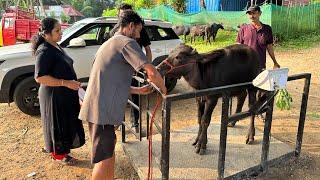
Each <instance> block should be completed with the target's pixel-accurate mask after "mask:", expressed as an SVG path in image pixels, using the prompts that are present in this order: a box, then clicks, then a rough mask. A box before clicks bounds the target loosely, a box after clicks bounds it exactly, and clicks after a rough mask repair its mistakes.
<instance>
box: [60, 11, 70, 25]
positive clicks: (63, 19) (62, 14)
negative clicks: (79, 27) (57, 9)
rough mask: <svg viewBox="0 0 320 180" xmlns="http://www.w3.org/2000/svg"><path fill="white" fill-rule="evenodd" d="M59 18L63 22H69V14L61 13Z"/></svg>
mask: <svg viewBox="0 0 320 180" xmlns="http://www.w3.org/2000/svg"><path fill="white" fill-rule="evenodd" d="M60 19H61V21H62V22H63V23H69V21H70V19H71V18H70V16H68V15H66V14H65V13H64V12H62V13H61V16H60Z"/></svg>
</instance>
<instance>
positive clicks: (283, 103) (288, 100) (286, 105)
mask: <svg viewBox="0 0 320 180" xmlns="http://www.w3.org/2000/svg"><path fill="white" fill-rule="evenodd" d="M275 101H276V106H277V108H279V109H280V110H281V111H282V110H290V108H291V105H292V101H293V100H292V97H291V95H290V94H289V93H288V91H287V90H286V89H280V90H279V92H278V94H277V95H276V97H275Z"/></svg>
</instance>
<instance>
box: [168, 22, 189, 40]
mask: <svg viewBox="0 0 320 180" xmlns="http://www.w3.org/2000/svg"><path fill="white" fill-rule="evenodd" d="M172 29H173V31H174V32H175V33H176V34H177V35H178V36H181V35H184V41H186V40H187V35H189V34H190V26H172Z"/></svg>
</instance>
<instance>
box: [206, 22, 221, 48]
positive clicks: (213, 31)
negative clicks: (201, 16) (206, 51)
mask: <svg viewBox="0 0 320 180" xmlns="http://www.w3.org/2000/svg"><path fill="white" fill-rule="evenodd" d="M219 29H224V27H223V25H222V24H216V23H213V24H212V25H210V26H206V28H205V36H206V45H207V43H208V42H209V44H211V42H210V39H211V37H212V41H214V40H215V39H216V36H217V32H218V30H219Z"/></svg>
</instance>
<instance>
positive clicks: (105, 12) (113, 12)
mask: <svg viewBox="0 0 320 180" xmlns="http://www.w3.org/2000/svg"><path fill="white" fill-rule="evenodd" d="M117 13H118V9H116V8H113V9H106V10H103V12H102V16H104V17H115V16H117Z"/></svg>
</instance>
